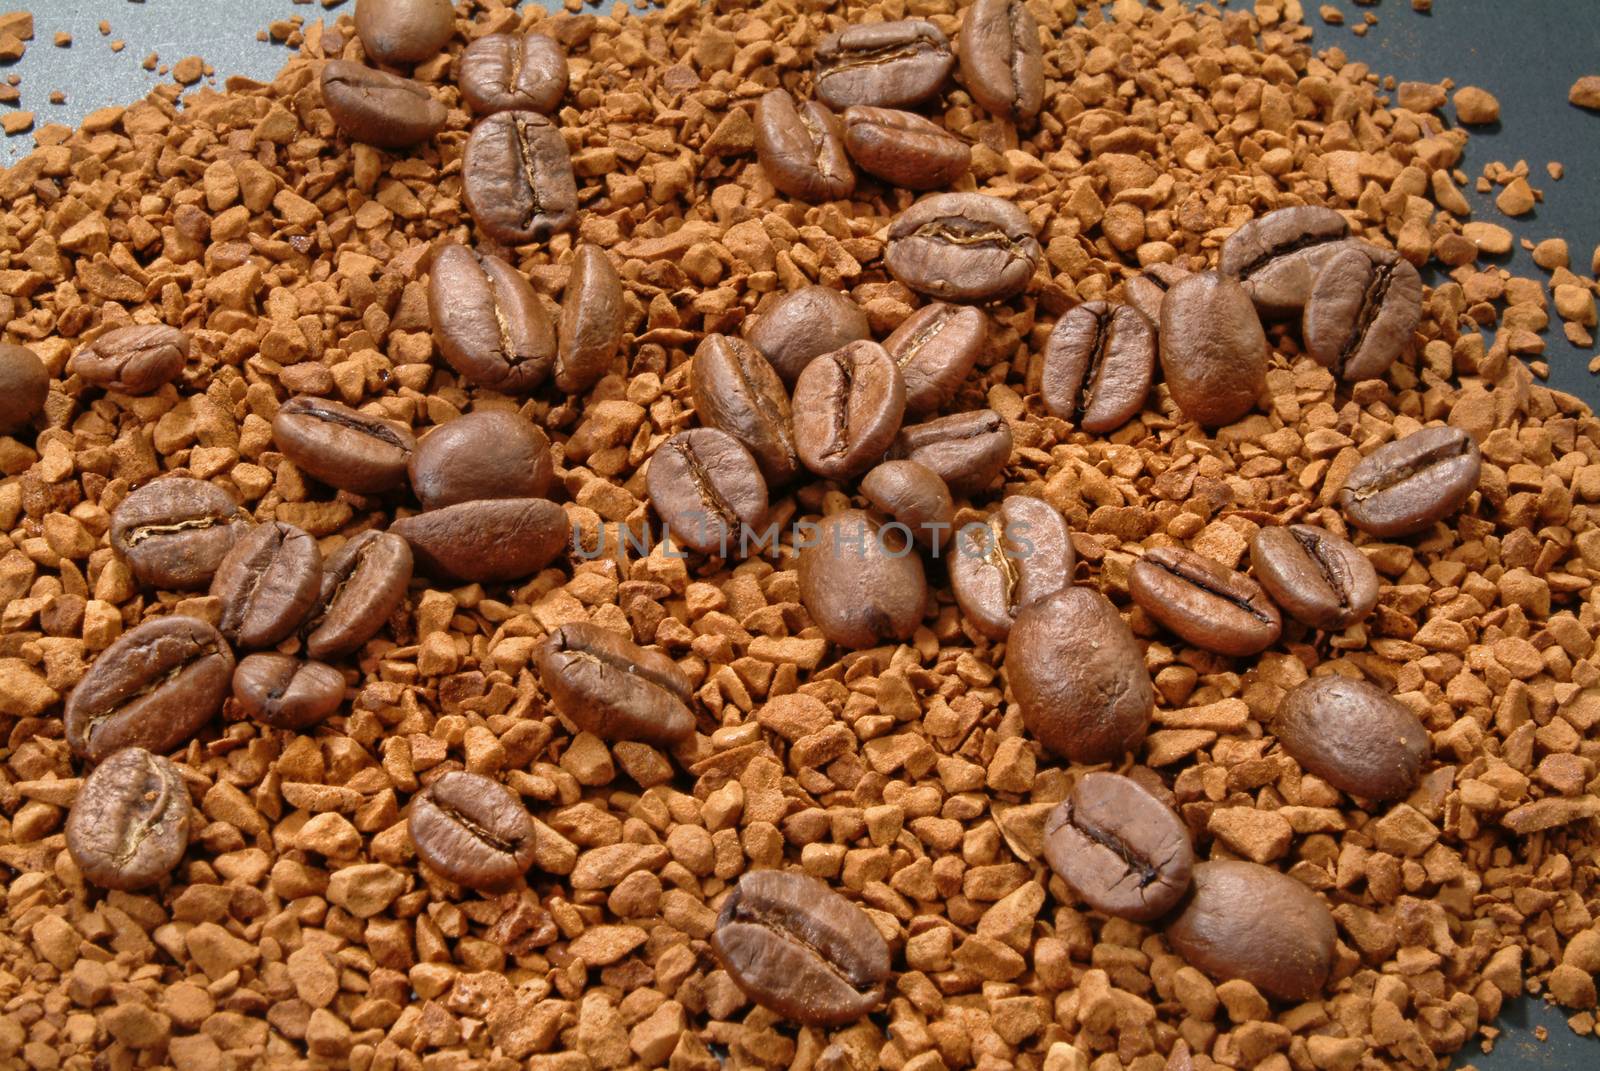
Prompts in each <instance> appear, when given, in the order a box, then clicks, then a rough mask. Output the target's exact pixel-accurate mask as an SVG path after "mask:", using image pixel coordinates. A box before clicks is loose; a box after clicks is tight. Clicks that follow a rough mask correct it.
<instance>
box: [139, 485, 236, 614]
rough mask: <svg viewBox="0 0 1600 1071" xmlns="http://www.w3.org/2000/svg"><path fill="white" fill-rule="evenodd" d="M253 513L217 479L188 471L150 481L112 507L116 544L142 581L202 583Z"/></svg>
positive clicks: (174, 585) (176, 585)
mask: <svg viewBox="0 0 1600 1071" xmlns="http://www.w3.org/2000/svg"><path fill="white" fill-rule="evenodd" d="M249 528H250V517H249V514H247V513H245V511H244V510H242V509H240V508H239V503H237V502H235V501H234V500H233V496H232V495H230V494H228V492H226V491H224V490H223V489H222V488H220V487H218V486H216V485H215V484H210V483H207V482H206V481H204V480H196V479H193V478H191V477H188V476H163V477H161V478H160V479H157V480H151V481H150V482H149V483H147V484H145V485H144V486H143V487H140V488H138V489H137V490H135V491H133V492H132V493H131V494H129V495H128V497H127V498H124V499H123V500H122V501H121V502H120V503H118V504H117V508H116V509H114V510H112V512H111V549H112V550H114V551H116V552H117V553H118V554H119V555H121V556H122V558H123V559H124V560H125V561H126V562H127V563H128V567H129V568H130V569H132V570H133V575H134V576H135V577H137V578H138V580H139V581H140V583H143V584H148V585H150V586H151V587H157V588H166V589H171V590H191V589H194V588H203V587H205V586H206V585H207V584H209V583H211V576H212V574H213V573H215V572H216V571H217V566H219V565H221V564H222V559H223V558H224V557H226V556H227V553H228V551H229V550H231V549H232V548H233V544H234V542H235V541H236V540H238V538H239V537H240V536H242V535H243V534H244V533H245V532H246V531H248V530H249Z"/></svg>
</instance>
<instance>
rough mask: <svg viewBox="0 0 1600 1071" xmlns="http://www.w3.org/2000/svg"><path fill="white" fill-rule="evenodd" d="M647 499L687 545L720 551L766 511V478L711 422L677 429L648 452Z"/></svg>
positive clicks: (739, 540)
mask: <svg viewBox="0 0 1600 1071" xmlns="http://www.w3.org/2000/svg"><path fill="white" fill-rule="evenodd" d="M645 486H646V488H647V489H648V491H649V493H650V504H651V505H653V506H655V508H656V512H657V513H659V514H661V519H662V520H663V521H665V522H666V525H667V527H668V528H669V529H670V530H671V531H672V538H673V539H674V540H675V541H677V542H678V543H680V544H682V545H683V546H686V547H688V548H689V549H690V550H697V551H699V552H700V553H701V554H717V555H721V556H722V557H725V558H726V557H733V556H736V555H737V556H739V557H743V556H744V551H743V549H742V548H744V547H745V546H746V543H747V540H748V539H749V538H753V537H752V536H749V535H748V533H755V532H758V531H759V529H760V527H761V522H762V521H763V520H765V519H766V516H767V482H766V480H764V479H762V478H761V469H760V468H759V467H758V466H757V465H756V459H755V458H753V457H751V456H750V451H748V450H746V449H745V448H744V445H743V444H742V443H740V442H739V440H738V439H735V438H734V437H733V436H732V435H729V434H728V433H727V432H725V431H718V430H717V429H716V428H693V429H691V430H689V431H680V432H679V433H678V434H676V435H674V436H673V437H672V438H670V439H668V440H667V441H666V442H664V443H662V444H661V446H660V447H659V448H657V450H656V452H655V454H653V455H652V456H651V458H650V469H649V472H648V473H646V480H645Z"/></svg>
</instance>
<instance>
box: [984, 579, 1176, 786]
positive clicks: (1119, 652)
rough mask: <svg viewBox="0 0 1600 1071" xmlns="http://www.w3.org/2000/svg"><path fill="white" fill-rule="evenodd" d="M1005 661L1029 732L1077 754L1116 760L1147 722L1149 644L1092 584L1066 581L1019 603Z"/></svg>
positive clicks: (1077, 758)
mask: <svg viewBox="0 0 1600 1071" xmlns="http://www.w3.org/2000/svg"><path fill="white" fill-rule="evenodd" d="M1005 669H1006V675H1007V677H1008V678H1009V680H1010V683H1011V693H1012V695H1013V696H1015V697H1016V700H1017V705H1018V706H1019V707H1021V708H1022V723H1023V725H1024V726H1025V727H1026V728H1027V730H1028V732H1030V733H1032V734H1033V736H1034V737H1035V738H1036V739H1037V740H1038V741H1039V742H1040V743H1041V744H1043V745H1044V746H1045V748H1046V749H1047V750H1049V751H1051V752H1052V753H1054V754H1056V755H1060V756H1061V757H1063V758H1066V759H1070V760H1071V761H1073V762H1082V763H1097V762H1115V761H1117V760H1118V759H1120V758H1121V757H1122V756H1123V755H1125V754H1127V753H1128V752H1129V751H1132V750H1134V749H1135V748H1137V747H1138V746H1139V744H1140V742H1141V741H1143V740H1144V734H1145V731H1146V730H1147V729H1149V727H1150V716H1151V713H1152V712H1153V711H1154V709H1155V688H1154V686H1153V685H1152V684H1151V682H1150V673H1149V671H1148V670H1146V669H1145V664H1144V652H1143V651H1142V650H1141V649H1140V648H1139V645H1138V643H1137V642H1135V641H1134V638H1133V633H1132V632H1130V631H1129V630H1128V625H1127V622H1125V621H1123V620H1122V615H1121V614H1119V613H1117V608H1116V607H1115V606H1112V605H1111V603H1110V601H1109V600H1108V599H1107V598H1106V597H1105V596H1104V595H1102V594H1100V593H1099V592H1098V591H1095V590H1093V589H1091V588H1084V587H1067V588H1063V589H1061V590H1060V591H1058V592H1056V593H1055V594H1053V595H1047V596H1045V597H1044V598H1042V599H1040V600H1039V601H1037V602H1034V603H1030V604H1028V605H1027V606H1024V607H1023V608H1022V609H1021V610H1019V611H1018V612H1017V617H1016V622H1015V623H1014V624H1013V625H1012V626H1011V634H1010V638H1009V641H1008V644H1007V647H1006V657H1005Z"/></svg>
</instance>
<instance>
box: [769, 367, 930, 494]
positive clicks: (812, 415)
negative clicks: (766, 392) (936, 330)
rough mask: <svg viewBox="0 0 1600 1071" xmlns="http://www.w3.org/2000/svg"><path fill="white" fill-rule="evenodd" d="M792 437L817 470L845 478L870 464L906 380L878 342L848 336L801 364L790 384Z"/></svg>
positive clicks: (899, 406) (878, 454) (898, 409)
mask: <svg viewBox="0 0 1600 1071" xmlns="http://www.w3.org/2000/svg"><path fill="white" fill-rule="evenodd" d="M793 405H794V441H795V448H796V449H797V450H798V451H799V453H800V460H801V462H802V463H803V464H804V465H805V467H806V468H808V469H810V470H811V471H812V472H814V473H816V474H817V475H818V476H823V477H826V478H828V479H830V480H843V479H849V478H850V477H852V476H859V475H860V474H861V473H863V472H865V471H867V469H869V468H871V467H872V466H873V465H874V464H875V463H876V462H877V461H878V460H879V459H880V458H882V457H883V454H884V451H886V450H888V449H889V444H890V443H892V442H894V437H895V433H896V432H898V431H899V430H900V418H901V417H903V416H904V415H905V412H906V384H905V380H904V379H902V378H901V377H900V369H899V367H898V366H897V365H896V364H895V363H894V358H893V357H890V356H889V354H888V352H887V351H885V350H884V348H883V347H882V346H880V345H878V344H877V343H876V342H873V341H872V340H871V339H862V340H861V341H859V342H851V343H849V344H848V345H846V346H845V347H844V348H843V349H837V350H834V351H833V352H832V353H825V354H823V355H822V356H821V357H818V358H817V359H816V360H814V361H812V362H811V363H810V364H808V365H806V368H805V371H804V372H801V373H800V379H799V381H798V382H796V383H795V385H794V403H793Z"/></svg>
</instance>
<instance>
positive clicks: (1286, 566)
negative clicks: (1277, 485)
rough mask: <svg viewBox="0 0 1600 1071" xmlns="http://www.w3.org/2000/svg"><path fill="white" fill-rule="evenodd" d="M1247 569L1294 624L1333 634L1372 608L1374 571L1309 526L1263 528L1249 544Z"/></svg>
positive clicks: (1346, 546) (1343, 543) (1353, 550)
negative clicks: (1297, 622)
mask: <svg viewBox="0 0 1600 1071" xmlns="http://www.w3.org/2000/svg"><path fill="white" fill-rule="evenodd" d="M1250 568H1251V570H1252V571H1253V572H1254V573H1255V575H1256V579H1257V580H1259V581H1261V586H1262V587H1264V588H1266V589H1267V594H1268V595H1271V596H1272V601H1274V602H1276V603H1277V604H1278V605H1279V606H1281V607H1283V609H1284V610H1285V611H1286V612H1287V613H1288V614H1289V616H1290V617H1293V618H1294V619H1295V620H1296V621H1300V622H1303V623H1304V624H1307V625H1310V626H1311V627H1312V628H1320V629H1325V630H1327V631H1330V632H1333V631H1337V630H1339V629H1344V628H1349V627H1350V626H1351V625H1353V624H1355V623H1356V622H1358V621H1360V620H1362V619H1363V618H1365V617H1366V616H1367V615H1368V614H1370V613H1371V612H1372V611H1373V608H1374V607H1376V606H1377V605H1378V572H1377V570H1376V569H1374V568H1373V567H1372V563H1371V562H1370V561H1368V560H1367V556H1366V555H1365V554H1363V553H1361V551H1360V549H1358V548H1357V547H1356V545H1355V544H1354V543H1352V542H1350V541H1349V540H1348V539H1342V538H1340V537H1339V536H1336V535H1334V534H1333V533H1332V532H1330V531H1328V530H1326V529H1324V528H1316V527H1313V526H1312V525H1309V524H1291V525H1287V526H1284V527H1267V528H1262V529H1261V530H1260V531H1258V532H1256V534H1255V537H1254V538H1252V539H1251V540H1250Z"/></svg>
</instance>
